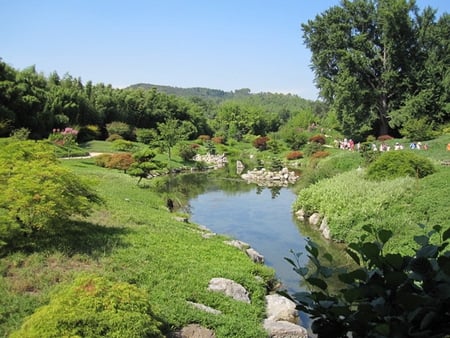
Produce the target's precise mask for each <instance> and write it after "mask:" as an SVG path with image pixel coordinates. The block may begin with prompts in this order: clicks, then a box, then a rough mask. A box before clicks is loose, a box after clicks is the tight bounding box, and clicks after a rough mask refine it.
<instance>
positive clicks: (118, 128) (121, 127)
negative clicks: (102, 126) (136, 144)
mask: <svg viewBox="0 0 450 338" xmlns="http://www.w3.org/2000/svg"><path fill="white" fill-rule="evenodd" d="M106 130H107V131H108V135H112V134H119V135H120V136H122V137H123V138H124V139H126V140H131V138H132V129H131V127H130V126H129V125H128V124H126V123H124V122H118V121H114V122H111V123H108V124H107V125H106Z"/></svg>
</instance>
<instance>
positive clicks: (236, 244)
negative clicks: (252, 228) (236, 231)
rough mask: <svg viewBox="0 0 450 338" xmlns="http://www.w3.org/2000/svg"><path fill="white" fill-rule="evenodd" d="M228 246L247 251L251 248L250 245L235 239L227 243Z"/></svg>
mask: <svg viewBox="0 0 450 338" xmlns="http://www.w3.org/2000/svg"><path fill="white" fill-rule="evenodd" d="M225 243H226V244H228V245H231V246H234V247H235V248H238V249H239V250H246V249H248V248H249V247H250V244H248V243H245V242H242V241H238V240H237V239H233V240H231V241H226V242H225Z"/></svg>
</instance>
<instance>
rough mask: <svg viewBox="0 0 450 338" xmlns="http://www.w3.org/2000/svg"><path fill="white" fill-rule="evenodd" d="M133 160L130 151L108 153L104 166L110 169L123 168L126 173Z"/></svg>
mask: <svg viewBox="0 0 450 338" xmlns="http://www.w3.org/2000/svg"><path fill="white" fill-rule="evenodd" d="M133 162H134V159H133V156H132V155H131V154H130V153H117V154H112V155H110V157H109V161H108V162H107V163H106V167H107V168H110V169H119V170H123V171H124V172H125V173H126V172H127V170H128V169H129V168H130V166H131V164H133Z"/></svg>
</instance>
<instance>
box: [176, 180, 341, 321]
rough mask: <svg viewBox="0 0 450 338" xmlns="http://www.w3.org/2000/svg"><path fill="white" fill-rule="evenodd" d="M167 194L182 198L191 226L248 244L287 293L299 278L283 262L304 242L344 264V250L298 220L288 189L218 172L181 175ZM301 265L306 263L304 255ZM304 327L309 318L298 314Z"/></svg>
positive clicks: (302, 248)
mask: <svg viewBox="0 0 450 338" xmlns="http://www.w3.org/2000/svg"><path fill="white" fill-rule="evenodd" d="M169 191H170V193H171V196H178V197H176V198H177V199H178V200H181V201H182V202H180V203H181V204H183V205H184V208H185V210H186V211H187V212H188V213H189V214H190V220H191V222H193V223H197V224H199V225H203V226H205V227H207V228H208V229H210V230H211V231H213V232H215V233H219V234H223V235H228V236H230V237H232V238H234V239H238V240H240V241H243V242H246V243H248V244H249V245H250V246H251V247H253V248H254V249H255V250H256V251H258V252H259V253H260V254H262V255H263V256H264V259H265V264H266V265H268V266H270V267H272V268H274V270H275V272H276V275H277V278H278V279H279V280H280V282H281V283H282V284H283V288H284V289H285V290H287V291H289V293H291V294H293V293H295V292H299V291H302V290H303V288H302V286H301V284H300V277H299V276H298V275H297V274H296V273H295V272H294V271H293V269H292V266H291V265H290V264H289V263H288V262H287V261H286V260H285V259H284V258H285V257H290V258H292V255H291V252H290V251H291V250H293V251H294V252H305V244H306V238H307V237H309V238H312V239H313V240H314V242H316V244H318V246H319V249H320V250H322V251H326V252H329V253H331V254H332V256H333V259H334V260H335V261H334V262H335V264H336V265H340V266H342V265H347V264H348V261H349V260H348V259H347V257H345V256H344V254H343V252H342V248H340V247H339V246H338V245H335V244H333V243H330V242H328V241H325V240H324V239H322V237H321V236H320V235H319V232H318V231H317V230H314V229H311V227H310V226H308V225H306V224H304V223H301V222H299V221H297V220H296V219H295V217H294V215H293V210H292V205H293V203H294V201H295V199H296V195H295V193H294V192H293V191H292V190H291V189H289V188H281V187H272V188H265V187H259V186H257V185H254V184H247V183H246V182H245V181H242V180H240V179H229V178H227V177H224V176H220V174H217V173H209V174H191V175H179V176H176V178H174V179H173V180H172V181H171V183H170V189H169ZM301 263H302V264H303V265H304V266H306V265H307V264H308V260H307V255H306V253H304V254H303V255H302V257H301ZM300 317H301V318H300V319H301V322H302V325H303V326H306V327H308V326H309V322H310V320H309V318H307V317H306V316H305V315H302V314H300Z"/></svg>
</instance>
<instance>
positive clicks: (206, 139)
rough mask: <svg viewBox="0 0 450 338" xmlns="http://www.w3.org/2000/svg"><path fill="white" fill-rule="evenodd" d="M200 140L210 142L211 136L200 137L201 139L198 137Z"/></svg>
mask: <svg viewBox="0 0 450 338" xmlns="http://www.w3.org/2000/svg"><path fill="white" fill-rule="evenodd" d="M198 139H199V140H200V142H202V143H203V142H206V141H209V140H211V136H209V135H200V136H199V137H198Z"/></svg>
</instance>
